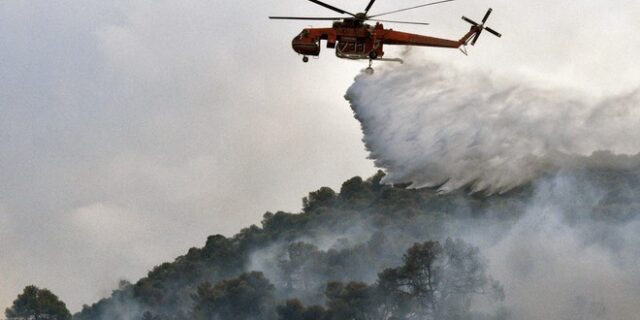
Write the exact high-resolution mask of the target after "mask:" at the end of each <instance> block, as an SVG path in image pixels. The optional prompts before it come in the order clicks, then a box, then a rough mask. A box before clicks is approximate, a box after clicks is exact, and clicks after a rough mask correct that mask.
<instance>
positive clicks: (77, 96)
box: [0, 0, 640, 312]
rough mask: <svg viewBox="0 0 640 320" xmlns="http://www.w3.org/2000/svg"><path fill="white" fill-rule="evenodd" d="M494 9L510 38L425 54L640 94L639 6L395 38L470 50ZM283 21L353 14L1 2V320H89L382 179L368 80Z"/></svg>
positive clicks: (300, 8)
mask: <svg viewBox="0 0 640 320" xmlns="http://www.w3.org/2000/svg"><path fill="white" fill-rule="evenodd" d="M331 3H332V4H334V5H337V6H341V7H343V8H344V9H347V10H350V11H358V10H361V8H363V7H364V6H366V3H367V1H366V0H362V1H360V0H357V1H356V0H349V1H341V0H334V1H332V2H331ZM420 3H422V2H421V1H417V0H403V1H389V0H379V3H376V5H375V6H374V8H373V9H372V12H381V11H386V10H392V9H395V8H397V7H405V6H412V5H416V4H420ZM489 6H491V7H493V8H494V10H495V11H494V15H493V16H492V18H491V20H489V24H490V25H491V26H492V27H493V28H494V29H497V30H498V31H500V32H502V33H503V34H504V37H503V38H502V39H497V38H494V37H492V36H489V35H488V34H486V35H485V36H484V37H483V38H482V39H481V40H480V41H479V42H478V46H477V47H475V48H472V49H471V50H470V51H471V56H470V57H465V56H464V55H462V54H460V53H459V52H456V51H455V50H450V51H447V50H442V49H418V50H421V52H423V54H424V55H425V56H427V57H431V58H433V59H446V61H450V62H451V63H455V64H458V65H460V66H464V67H468V68H481V69H483V70H486V71H487V72H498V73H502V74H506V75H509V76H513V77H522V76H526V77H530V78H532V79H537V80H542V81H544V83H545V84H547V85H552V86H571V87H576V88H579V89H582V90H585V91H588V92H589V93H590V94H593V95H602V94H607V93H612V92H623V91H626V90H633V89H635V88H636V87H637V86H638V81H639V80H640V72H638V71H637V70H638V69H637V53H638V51H639V49H640V40H638V36H637V34H636V32H637V30H640V19H638V17H639V16H640V3H638V2H637V1H631V0H593V1H588V0H584V1H575V0H561V1H557V0H538V1H513V0H495V1H479V0H477V1H473V0H460V1H458V2H456V3H450V4H444V5H442V6H440V7H437V8H435V7H433V8H430V9H421V10H416V11H414V12H409V13H402V14H398V15H396V16H393V17H394V18H398V19H401V18H402V19H407V20H423V21H427V22H431V23H432V24H433V25H432V26H430V27H413V26H411V27H405V26H397V25H395V26H392V27H393V28H394V29H396V30H408V31H414V32H423V33H428V34H432V35H436V36H442V37H451V38H455V39H457V38H459V37H460V36H461V35H462V34H464V33H465V32H466V31H467V30H468V25H467V24H465V23H464V22H463V21H461V20H460V16H461V15H463V14H464V15H467V16H469V17H470V18H472V19H477V20H479V19H481V17H482V15H483V14H484V11H485V10H486V8H488V7H489ZM268 15H303V16H304V15H325V16H334V15H335V14H334V13H332V12H331V11H328V10H326V9H323V8H321V7H318V6H316V5H314V4H311V3H308V2H305V1H303V0H278V1H266V0H260V1H229V0H222V1H218V0H216V1H211V0H189V1H177V0H175V1H150V0H149V1H143V0H140V1H98V0H95V1H91V0H87V1H71V0H68V1H62V0H61V1H18V0H5V1H1V2H0V308H4V307H6V306H8V305H9V304H10V303H11V301H12V300H13V299H14V298H15V296H16V295H17V294H18V293H19V292H20V291H21V290H22V288H23V287H24V286H25V285H28V284H35V285H38V286H41V287H47V288H49V289H52V290H53V291H54V292H55V293H56V294H58V295H59V296H60V297H61V298H62V299H63V300H64V301H66V302H67V304H68V305H69V307H70V308H71V309H72V311H74V312H75V311H78V310H79V308H80V307H81V305H82V304H90V303H93V302H95V301H96V300H97V299H99V298H101V297H104V296H107V295H108V294H109V293H110V291H111V290H112V289H113V288H115V287H116V285H117V282H118V280H119V279H128V280H130V281H135V280H137V279H138V278H139V277H141V276H143V275H144V274H145V273H146V271H147V270H149V269H150V268H151V267H153V266H154V265H157V264H159V263H161V262H163V261H169V260H172V259H173V258H174V257H176V256H177V255H179V254H182V253H184V252H186V251H187V249H188V248H190V247H193V246H202V245H203V244H204V241H205V239H206V236H207V235H210V234H215V233H222V234H225V235H232V234H234V233H235V232H237V231H239V230H240V229H241V228H242V227H246V226H248V225H250V224H252V223H256V224H259V222H260V219H261V216H262V214H263V213H264V212H266V211H277V210H288V211H297V210H299V209H300V206H301V197H302V196H304V195H305V194H306V193H307V192H309V191H313V190H315V189H317V188H319V187H321V186H325V185H328V186H331V187H334V188H339V185H340V184H341V182H343V181H344V180H345V179H347V178H349V177H351V176H354V175H363V176H369V175H371V174H373V173H374V172H375V169H374V168H373V165H372V163H371V161H370V160H367V158H366V157H367V153H366V151H365V150H364V146H363V144H362V142H361V138H362V134H361V132H360V128H359V123H358V122H357V121H356V120H355V119H354V118H353V116H352V112H351V110H350V108H349V105H348V104H347V102H346V101H345V100H344V98H343V96H344V93H345V91H346V89H347V88H348V87H349V85H350V84H351V82H352V80H353V77H354V76H355V75H356V74H357V73H358V72H359V70H360V69H361V68H363V67H364V66H365V64H364V63H358V62H352V61H344V60H339V59H336V58H335V56H334V52H333V50H328V49H326V48H323V52H322V55H321V57H320V59H318V60H315V59H312V60H311V61H310V62H309V63H308V64H303V63H302V62H301V61H300V60H301V59H300V57H299V56H297V55H296V54H295V53H294V52H293V51H292V50H291V47H290V41H291V38H292V37H293V36H294V35H295V34H297V33H299V32H300V29H301V28H303V27H305V26H307V25H309V23H306V22H299V21H293V22H287V21H269V20H267V16H268ZM390 18H391V17H390ZM315 25H316V26H324V25H326V24H323V23H315ZM388 27H391V26H390V25H389V26H388ZM385 51H386V52H387V55H388V56H389V57H393V56H394V55H395V56H397V55H399V51H394V50H385Z"/></svg>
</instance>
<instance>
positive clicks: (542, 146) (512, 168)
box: [346, 56, 640, 194]
mask: <svg viewBox="0 0 640 320" xmlns="http://www.w3.org/2000/svg"><path fill="white" fill-rule="evenodd" d="M408 59H409V60H410V63H407V64H404V65H402V66H399V67H398V66H395V65H394V66H392V67H389V66H385V67H383V68H381V69H379V70H377V71H376V73H375V74H374V75H372V76H369V75H365V74H361V75H359V76H357V77H356V79H355V83H354V84H353V85H352V86H351V87H350V88H349V90H348V91H347V94H346V99H347V100H348V101H349V102H350V103H351V106H352V108H353V111H354V112H355V117H356V118H357V119H358V120H359V121H360V122H361V124H362V129H363V132H364V142H365V144H366V146H367V148H368V150H369V151H370V158H372V159H374V160H375V165H376V166H378V167H380V168H383V169H384V170H385V171H386V172H387V176H386V177H385V179H384V182H387V183H406V182H411V183H412V187H416V188H420V187H439V189H440V190H441V191H443V192H449V191H452V190H456V189H459V188H463V187H467V186H468V187H470V188H471V190H472V191H474V192H478V191H484V192H486V193H489V194H492V193H496V192H498V193H502V192H505V191H508V190H510V189H513V188H514V187H517V186H520V185H523V184H525V183H527V182H530V181H532V180H533V179H535V178H536V177H539V176H541V175H542V174H544V173H547V172H555V171H557V170H559V169H562V168H569V167H575V166H589V165H596V166H601V165H603V161H602V158H603V157H604V156H606V155H604V156H603V154H602V152H600V155H599V156H598V157H596V159H592V158H591V156H593V154H594V153H596V152H598V151H607V152H608V153H610V154H626V155H632V154H637V153H639V152H640V140H638V139H636V138H635V133H637V132H638V131H637V128H638V127H639V125H640V111H639V109H638V108H637V106H638V105H640V91H634V92H631V93H626V94H619V95H616V96H609V97H604V98H598V97H596V96H595V95H590V94H589V93H586V92H580V91H576V90H570V89H558V88H547V86H545V85H544V84H542V83H535V82H533V81H529V80H527V79H524V78H517V79H513V77H511V78H509V77H501V76H497V75H492V74H486V73H482V72H479V71H469V70H461V69H459V68H456V67H454V66H452V65H449V64H446V63H434V62H430V61H425V60H422V59H420V58H417V57H414V56H409V58H408ZM623 162H624V161H623ZM633 162H634V161H631V162H628V161H627V162H625V164H624V165H626V166H629V165H634V164H633ZM636 163H637V162H636ZM605 165H607V164H606V163H605Z"/></svg>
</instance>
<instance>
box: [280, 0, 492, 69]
mask: <svg viewBox="0 0 640 320" xmlns="http://www.w3.org/2000/svg"><path fill="white" fill-rule="evenodd" d="M309 1H311V2H313V3H315V4H317V5H320V6H322V7H325V8H327V9H330V10H333V11H335V12H338V13H341V14H343V15H349V16H348V17H269V19H279V20H316V21H317V20H329V21H334V22H333V26H332V27H331V28H307V29H304V30H302V32H300V34H299V35H297V36H296V37H295V38H293V41H292V43H291V44H292V46H293V50H294V51H295V52H297V53H299V54H301V55H303V58H302V61H303V62H308V61H309V57H308V56H319V55H320V41H321V40H326V41H327V48H335V50H336V56H337V57H338V58H343V59H353V60H360V59H362V60H369V67H368V68H367V69H366V71H367V72H368V73H373V68H372V67H371V64H372V61H373V60H380V61H395V62H400V63H402V60H401V59H384V58H382V57H383V56H384V51H383V45H385V44H387V45H405V46H423V47H439V48H459V49H460V50H462V52H463V53H465V54H466V45H467V44H469V43H471V45H475V44H476V42H477V41H478V38H479V37H480V34H482V31H484V30H487V31H488V32H490V33H492V34H493V35H495V36H497V37H502V35H501V34H500V33H498V32H497V31H495V30H493V29H491V28H489V27H486V26H485V23H486V22H487V19H489V15H491V11H492V9H489V10H488V11H487V13H486V14H485V16H484V18H483V19H482V23H477V22H475V21H473V20H471V19H469V18H467V17H462V20H464V21H466V22H468V23H470V24H471V30H469V32H468V33H467V34H465V35H464V36H463V37H462V38H460V40H448V39H440V38H434V37H429V36H423V35H419V34H412V33H406V32H400V31H394V30H393V29H385V28H384V27H383V25H382V24H381V23H380V22H389V23H402V24H417V25H428V23H424V22H410V21H394V20H380V19H376V18H378V17H381V16H385V15H388V14H392V13H398V12H402V11H408V10H413V9H417V8H422V7H427V6H432V5H436V4H441V3H445V2H452V1H454V0H444V1H436V2H430V3H427V4H422V5H419V6H414V7H410V8H404V9H399V10H393V11H389V12H384V13H379V14H374V15H369V10H370V9H371V7H372V6H373V4H374V3H375V2H376V0H370V1H369V4H368V5H367V7H366V8H365V10H364V12H360V13H356V14H354V13H351V12H348V11H345V10H342V9H340V8H337V7H334V6H332V5H329V4H326V3H324V2H321V1H319V0H309ZM366 21H375V22H376V24H375V26H371V25H369V24H366V23H365V22H366Z"/></svg>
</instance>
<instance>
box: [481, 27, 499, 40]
mask: <svg viewBox="0 0 640 320" xmlns="http://www.w3.org/2000/svg"><path fill="white" fill-rule="evenodd" d="M484 28H485V30H487V31H489V32H491V33H493V34H494V35H495V36H496V37H498V38H502V34H500V32H498V31H495V30H493V29H491V28H489V27H484Z"/></svg>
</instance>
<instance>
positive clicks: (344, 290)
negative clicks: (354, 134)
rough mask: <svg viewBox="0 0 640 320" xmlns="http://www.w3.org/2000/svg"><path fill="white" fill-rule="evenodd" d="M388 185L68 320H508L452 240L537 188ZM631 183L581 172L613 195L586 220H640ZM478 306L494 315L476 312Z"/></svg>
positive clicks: (211, 246) (122, 292)
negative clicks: (492, 191) (486, 192)
mask: <svg viewBox="0 0 640 320" xmlns="http://www.w3.org/2000/svg"><path fill="white" fill-rule="evenodd" d="M574 175H583V173H581V172H580V171H576V172H574ZM382 177H383V174H382V173H378V174H376V175H375V176H373V177H371V178H370V179H368V180H363V179H361V178H359V177H355V178H352V179H350V180H348V181H346V182H345V183H344V184H343V185H342V187H341V189H340V191H339V192H335V191H334V190H332V189H330V188H326V187H324V188H320V189H319V190H317V191H315V192H311V193H310V194H309V195H308V196H307V197H305V198H304V199H303V210H302V212H300V213H286V212H276V213H271V212H267V213H266V214H265V215H264V218H263V220H262V222H261V226H256V225H252V226H250V227H248V228H245V229H243V230H241V231H240V232H239V233H238V234H236V235H235V236H233V237H224V236H221V235H213V236H210V237H209V238H208V239H207V241H206V244H205V245H204V247H202V248H191V249H190V250H188V252H187V253H186V254H185V255H183V256H180V257H178V258H177V259H176V260H175V261H173V262H171V263H164V264H161V265H159V266H156V267H155V268H153V269H152V270H151V271H150V272H149V273H148V275H147V276H146V277H144V278H142V279H140V280H138V281H137V282H135V283H129V282H126V281H123V282H121V284H120V286H119V288H118V289H116V290H114V291H113V294H112V295H111V296H110V297H108V298H105V299H103V300H100V301H98V302H97V303H95V304H93V305H91V306H84V307H83V309H82V311H80V312H79V313H77V314H76V315H74V316H73V319H76V320H102V319H104V320H106V319H109V320H112V319H122V320H128V319H132V320H139V319H145V320H149V319H158V320H160V319H162V320H169V319H171V320H178V319H207V320H213V319H216V320H225V319H266V320H269V319H274V320H276V319H282V320H285V319H286V320H292V319H300V320H302V319H319V320H323V319H327V320H329V319H332V320H333V319H358V320H360V319H362V320H365V319H367V320H369V319H372V320H373V319H386V320H391V319H505V318H508V314H509V312H508V311H507V309H505V308H503V307H502V306H501V304H500V301H501V300H502V299H503V298H504V295H505V294H506V295H507V296H508V292H506V293H505V292H504V291H503V289H502V286H501V285H500V283H499V282H498V281H499V280H500V279H496V280H498V281H496V280H494V279H493V278H492V277H491V275H490V274H488V271H487V260H486V259H485V258H484V257H483V255H482V252H480V250H479V249H478V248H477V245H476V244H474V243H468V242H465V241H462V240H459V239H457V235H458V234H461V233H464V230H465V229H464V228H470V227H471V228H474V229H475V230H480V232H483V231H482V230H486V231H487V233H499V230H506V228H508V226H509V225H511V224H512V223H513V222H514V221H517V219H518V218H519V217H520V216H522V215H523V214H524V212H525V209H526V207H527V205H528V203H529V202H530V200H531V199H532V198H533V197H535V192H536V191H535V188H534V186H526V187H522V188H520V189H517V190H513V191H511V192H510V193H509V194H506V195H496V196H492V197H489V198H487V197H484V196H482V195H470V194H468V193H467V192H465V191H464V190H462V191H459V192H453V193H449V194H444V195H440V194H438V193H437V191H435V190H431V189H422V190H413V189H407V188H405V187H406V186H388V185H384V184H381V183H380V180H381V178H382ZM636 177H637V174H633V175H630V174H629V173H628V172H622V171H619V172H609V171H606V170H602V171H597V172H596V171H594V172H591V171H590V172H588V173H586V172H585V173H584V176H581V178H580V179H581V181H583V182H584V183H585V184H589V188H593V186H596V187H597V186H598V185H601V186H603V188H602V189H603V190H608V191H607V193H606V194H604V195H603V196H602V197H601V198H600V199H599V200H598V205H597V206H595V207H592V208H587V209H585V210H588V211H586V212H584V213H581V214H587V215H589V216H590V217H592V218H594V219H602V220H615V221H624V220H625V219H627V218H628V217H630V216H631V215H635V213H634V212H637V210H636V209H634V208H638V207H640V206H638V202H639V199H637V197H635V195H637V194H640V192H639V191H640V187H638V186H639V185H640V184H639V183H638V182H637V181H635V180H634V179H636V180H637V178H636ZM585 194H588V192H585ZM576 201H580V199H579V197H577V198H576ZM621 204H624V207H621ZM569 218H570V217H569ZM474 301H484V302H483V303H484V305H485V306H487V305H488V306H489V307H488V308H486V307H485V308H484V309H483V310H484V311H483V312H482V313H479V312H476V311H474V310H473V308H472V305H473V304H474ZM487 310H488V311H487Z"/></svg>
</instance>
